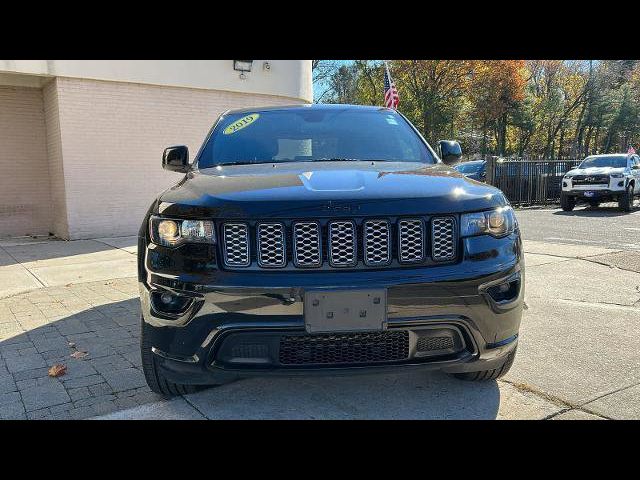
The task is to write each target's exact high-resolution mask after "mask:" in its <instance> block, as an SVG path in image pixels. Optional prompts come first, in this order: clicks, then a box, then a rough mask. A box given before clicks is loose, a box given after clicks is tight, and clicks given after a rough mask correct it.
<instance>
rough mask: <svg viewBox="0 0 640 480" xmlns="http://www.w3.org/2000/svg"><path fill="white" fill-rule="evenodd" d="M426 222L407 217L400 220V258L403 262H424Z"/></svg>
mask: <svg viewBox="0 0 640 480" xmlns="http://www.w3.org/2000/svg"><path fill="white" fill-rule="evenodd" d="M424 240H425V235H424V222H423V221H422V220H421V219H420V218H405V219H402V220H400V221H399V222H398V260H400V262H402V263H414V262H422V261H423V260H424V251H425V245H424V243H425V241H424Z"/></svg>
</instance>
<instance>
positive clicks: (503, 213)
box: [460, 207, 516, 237]
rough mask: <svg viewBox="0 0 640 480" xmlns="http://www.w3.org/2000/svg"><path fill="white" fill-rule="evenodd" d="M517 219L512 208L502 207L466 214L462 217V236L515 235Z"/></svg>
mask: <svg viewBox="0 0 640 480" xmlns="http://www.w3.org/2000/svg"><path fill="white" fill-rule="evenodd" d="M515 227H516V217H515V215H514V213H513V209H512V208H511V207H500V208H496V209H495V210H488V211H486V212H477V213H465V214H463V215H461V216H460V235H461V236H463V237H472V236H474V235H492V236H494V237H502V236H504V235H508V234H510V233H513V231H514V230H515Z"/></svg>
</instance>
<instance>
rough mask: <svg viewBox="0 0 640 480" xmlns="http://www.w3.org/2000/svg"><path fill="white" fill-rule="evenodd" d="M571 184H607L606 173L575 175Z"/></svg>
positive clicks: (607, 177)
mask: <svg viewBox="0 0 640 480" xmlns="http://www.w3.org/2000/svg"><path fill="white" fill-rule="evenodd" d="M571 182H572V183H573V185H609V176H608V175H575V176H574V177H573V178H572V179H571Z"/></svg>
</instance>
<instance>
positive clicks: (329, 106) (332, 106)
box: [225, 103, 394, 114]
mask: <svg viewBox="0 0 640 480" xmlns="http://www.w3.org/2000/svg"><path fill="white" fill-rule="evenodd" d="M303 109H313V110H370V111H375V110H385V111H394V110H392V109H390V108H385V107H380V106H374V105H349V104H331V103H314V104H309V103H307V104H299V105H277V106H271V107H252V108H236V109H233V110H228V111H227V112H225V114H236V113H253V112H266V111H271V110H303Z"/></svg>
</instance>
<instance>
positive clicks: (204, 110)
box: [0, 60, 313, 239]
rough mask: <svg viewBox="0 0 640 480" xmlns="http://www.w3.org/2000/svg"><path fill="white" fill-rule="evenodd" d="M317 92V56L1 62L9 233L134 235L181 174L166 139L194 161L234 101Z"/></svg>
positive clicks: (3, 208) (272, 101) (0, 221)
mask: <svg viewBox="0 0 640 480" xmlns="http://www.w3.org/2000/svg"><path fill="white" fill-rule="evenodd" d="M241 75H242V77H244V78H241ZM312 98H313V94H312V85H311V61H309V60H253V63H252V68H251V71H250V72H246V73H244V74H241V72H239V71H236V70H234V61H233V60H116V61H114V60H0V171H1V172H2V174H1V175H0V237H3V236H22V235H39V234H45V235H46V234H48V233H53V234H55V235H56V236H58V237H60V238H65V239H78V238H91V237H104V236H119V235H131V234H134V233H136V232H137V230H138V228H139V226H140V222H141V219H142V217H143V215H144V213H145V212H146V209H147V208H148V206H149V205H150V203H151V201H152V200H153V198H154V197H155V195H156V194H157V193H158V192H160V191H161V190H163V189H165V188H166V187H168V186H169V185H171V184H172V183H175V182H176V181H177V180H178V176H177V174H172V173H170V172H166V171H164V170H162V169H161V166H160V164H161V161H160V160H161V155H162V151H163V149H164V147H165V146H168V145H172V144H186V145H188V146H189V150H190V152H192V156H193V155H195V153H196V152H197V149H198V148H199V147H200V144H201V142H202V140H203V139H204V137H205V135H206V133H207V131H208V130H209V128H210V127H211V126H212V124H213V122H214V121H215V119H216V117H217V116H218V115H219V114H220V113H222V112H223V111H225V110H227V109H229V108H237V107H246V106H263V105H281V104H282V105H284V104H292V103H308V102H311V101H312Z"/></svg>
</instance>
